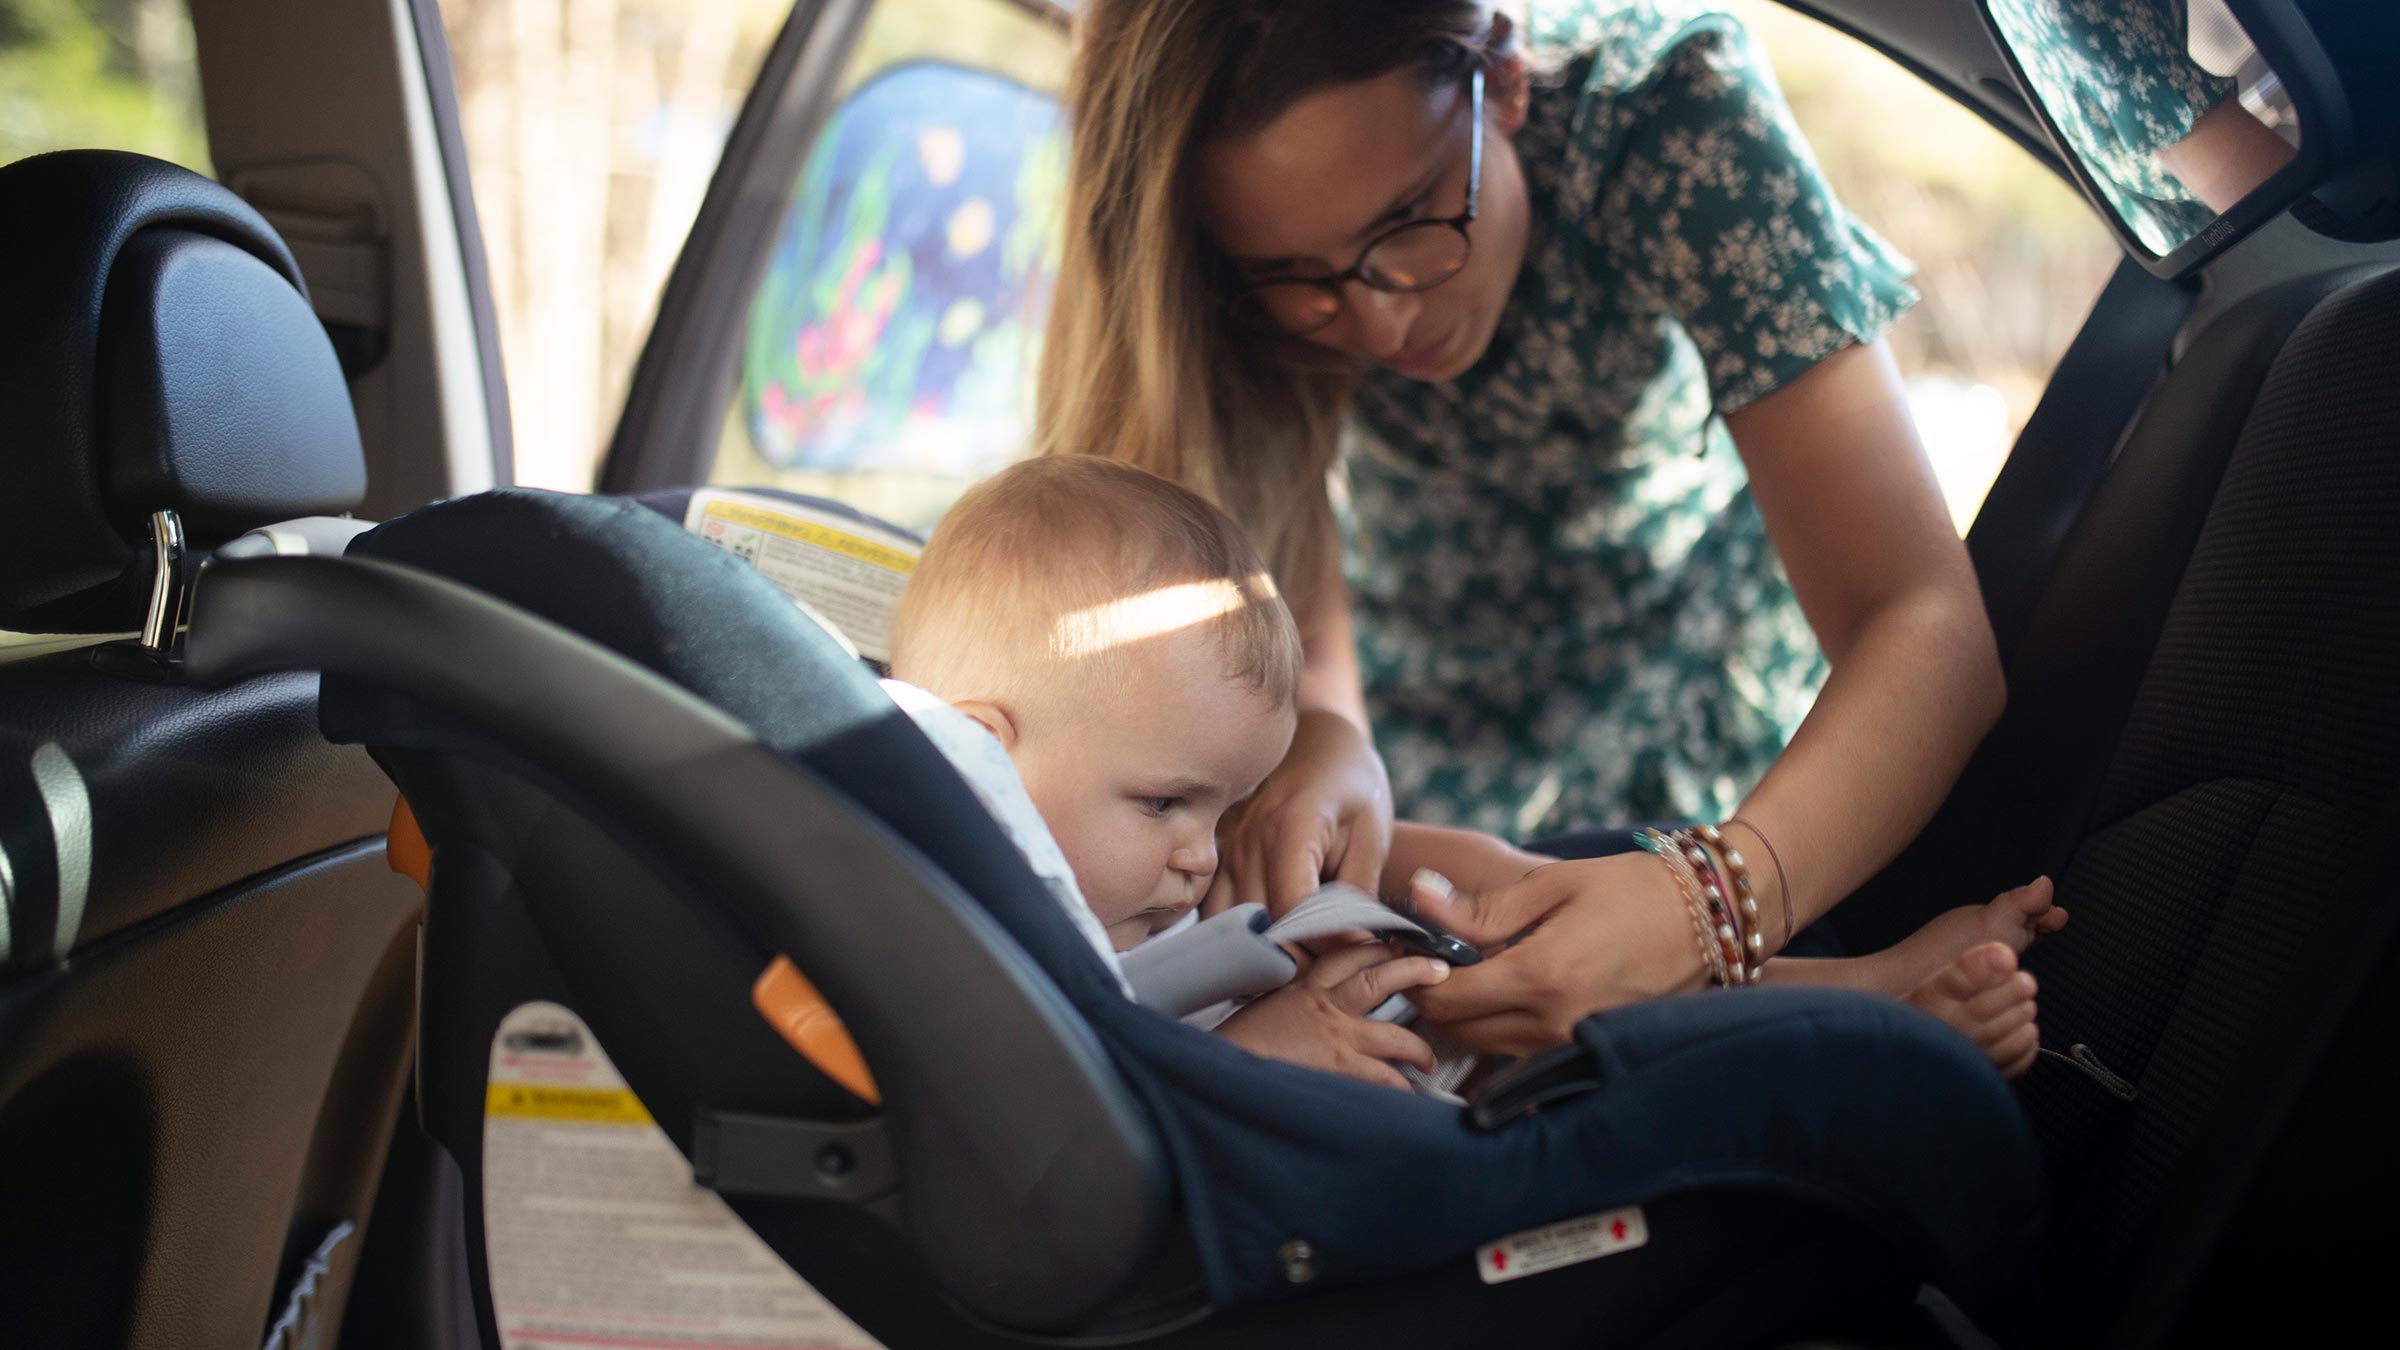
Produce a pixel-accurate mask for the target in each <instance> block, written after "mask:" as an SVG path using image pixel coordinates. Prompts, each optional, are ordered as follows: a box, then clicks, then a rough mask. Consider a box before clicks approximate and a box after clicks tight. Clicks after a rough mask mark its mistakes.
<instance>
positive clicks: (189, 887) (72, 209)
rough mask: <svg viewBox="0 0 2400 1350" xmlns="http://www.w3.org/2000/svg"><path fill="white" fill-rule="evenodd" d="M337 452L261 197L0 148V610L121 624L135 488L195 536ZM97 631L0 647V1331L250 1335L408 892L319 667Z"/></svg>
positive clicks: (326, 480)
mask: <svg viewBox="0 0 2400 1350" xmlns="http://www.w3.org/2000/svg"><path fill="white" fill-rule="evenodd" d="M364 483H365V470H364V462H363V459H362V458H361V455H360V452H359V444H358V435H357V430H356V427H355V425H354V424H353V423H352V422H351V420H350V412H349V404H348V398H347V394H346V392H345V390H344V387H343V385H342V383H341V376H340V372H339V370H338V368H337V367H336V365H335V363H334V359H333V354H332V352H331V349H330V347H329V345H328V344H327V341H326V338H325V336H324V334H323V332H322V330H321V329H320V328H319V327H318V326H317V324H316V321H315V319H314V317H313V315H312V314H311V313H310V311H309V308H308V304H307V300H306V295H305V291H304V290H303V289H302V287H301V282H300V278H299V274H298V271H297V269H296V268H295V267H294V265H293V263H292V260H291V258H290V256H289V254H288V253H287V252H286V251H285V249H284V246H283V245H282V243H281V242H280V241H279V240H277V238H276V237H275V235H274V233H273V232H272V231H271V230H270V229H269V228H268V226H267V225H266V223H265V222H264V221H263V220H262V219H261V218H260V217H259V216H258V215H257V214H256V213H255V212H253V211H252V210H250V208H249V207H247V206H246V205H244V204H243V203H242V202H241V201H240V200H239V199H238V198H236V197H234V196H233V194H231V193H230V192H227V191H226V190H224V189H223V188H221V187H219V186H217V185H216V184H214V183H212V182H210V181H208V180H207V179H205V178H202V177H200V176H198V175H196V174H193V173H190V172H188V171H186V170H183V169H179V168H175V167H173V166H171V165H166V164H162V163H160V162H158V161H155V160H150V159H146V158H143V157H140V156H135V155H126V154H117V153H111V152H100V151H78V152H65V153H60V154H52V155H44V156H39V157H36V158H33V159H28V160H24V161H21V162H19V163H16V164H14V165H10V166H8V167H7V168H5V169H0V629H6V630H12V631H16V632H31V633H83V634H89V635H91V636H90V638H89V639H87V640H88V641H90V642H100V641H102V640H103V639H104V637H105V636H106V635H109V634H118V633H126V632H129V631H130V630H134V629H137V628H139V627H141V625H142V622H143V619H144V610H145V604H146V598H147V596H148V594H149V591H150V588H151V584H152V576H153V570H154V569H153V565H152V564H153V558H152V554H151V548H150V533H149V520H150V516H151V513H152V512H154V511H159V510H172V511H175V512H176V513H178V515H179V516H180V518H181V520H182V521H183V523H184V526H185V529H186V537H187V539H188V541H189V543H190V544H191V546H192V547H194V548H195V549H202V550H205V549H207V548H210V547H213V546H215V545H218V544H221V543H223V542H225V541H226V540H228V539H230V538H232V537H234V536H236V535H238V534H240V533H242V532H243V531H245V530H248V529H251V528H253V527H255V526H260V525H265V524H269V523H273V522H276V521H281V520H285V519H289V518H293V517H298V516H307V515H315V514H323V513H332V512H338V511H342V510H346V509H348V507H349V506H351V505H352V504H354V503H355V502H356V500H357V499H358V496H359V494H360V492H361V491H362V490H363V487H364ZM57 645H60V644H55V643H54V644H52V646H57ZM4 654H5V648H0V655H4ZM92 658H93V651H92V650H91V649H73V650H59V651H54V652H53V653H52V654H49V655H42V656H34V657H30V658H25V659H16V660H0V1308H5V1309H6V1312H5V1315H4V1317H0V1320H4V1321H5V1322H6V1324H7V1328H8V1331H7V1334H6V1338H7V1339H8V1340H9V1341H10V1342H11V1343H12V1344H15V1343H19V1342H20V1341H21V1342H22V1343H23V1344H26V1345H35V1344H39V1345H58V1346H76V1347H86V1346H89V1347H114V1346H155V1347H162V1348H164V1347H218V1346H223V1347H235V1346H255V1345H257V1344H259V1343H260V1342H261V1340H262V1339H263V1338H264V1337H265V1335H266V1332H267V1328H268V1325H269V1322H270V1321H271V1320H272V1319H273V1318H274V1317H275V1316H276V1315H277V1314H278V1313H279V1311H280V1310H281V1307H282V1303H283V1300H284V1298H285V1291H286V1290H288V1289H289V1287H290V1286H291V1285H292V1284H293V1282H294V1280H295V1279H296V1277H297V1275H298V1273H299V1272H300V1271H301V1270H302V1268H303V1267H305V1266H306V1265H307V1263H308V1261H309V1259H310V1258H311V1257H312V1256H316V1255H317V1254H318V1253H319V1250H320V1248H322V1249H323V1256H324V1260H323V1262H322V1264H324V1265H325V1266H326V1269H325V1271H324V1272H323V1273H322V1274H321V1275H320V1276H319V1279H318V1283H317V1285H316V1291H317V1293H316V1297H317V1298H318V1299H319V1300H320V1303H321V1306H322V1308H323V1309H324V1310H325V1311H329V1312H333V1313H336V1314H338V1311H339V1307H340V1301H341V1297H342V1289H343V1285H344V1282H345V1280H346V1278H347V1274H348V1271H349V1269H350V1263H351V1261H352V1260H353V1259H354V1258H355V1256H356V1255H357V1251H358V1242H357V1226H358V1225H359V1224H361V1223H362V1222H363V1221H364V1219H365V1216H366V1207H367V1202H368V1200H369V1199H370V1198H371V1196H372V1192H373V1187H374V1182H375V1177H376V1174H377V1170H378V1168H379V1166H380V1162H381V1150H382V1140H383V1138H384V1136H385V1135H386V1134H387V1133H388V1131H389V1130H390V1127H391V1122H392V1118H393V1115H394V1112H395V1110H396V1107H397V1102H398V1098H399V1094H400V1091H401V1087H402V1082H403V1079H404V1077H405V1068H406V1065H407V1062H408V1045H409V1030H410V1028H409V1018H410V1012H411V1008H412V998H413V988H412V976H413V956H414V950H413V949H414V920H415V917H416V915H417V914H418V912H419V910H420V908H421V898H420V897H419V896H418V895H417V894H416V892H415V890H414V888H413V887H412V886H410V885H409V884H408V883H407V882H406V881H405V880H403V879H401V878H397V877H395V876H393V875H392V874H391V873H390V872H389V871H388V869H387V868H386V867H385V865H384V861H383V850H382V840H381V834H382V830H383V826H384V823H385V822H386V820H387V819H388V818H389V815H390V811H391V803H392V793H391V789H390V787H389V784H388V783H387V782H386V781H384V780H383V778H382V777H381V775H380V774H379V773H378V772H377V771H376V770H375V767H374V765H373V763H372V762H371V761H370V760H368V758H367V757H366V756H365V755H364V754H362V753H360V752H359V751H358V750H356V749H355V748H351V747H339V746H334V745H331V744H328V743H327V742H326V741H325V740H324V738H323V737H322V736H321V735H320V734H319V732H318V730H317V727H316V711H317V708H316V705H317V689H316V681H315V680H314V679H313V678H311V677H309V676H306V675H277V676H269V677H266V678H262V679H258V680H254V681H248V682H245V683H242V684H239V685H236V686H233V687H230V688H226V689H221V690H215V691H203V690H199V689H195V688H192V687H190V686H188V685H185V684H181V683H177V682H174V681H172V680H171V679H170V680H165V681H150V680H143V679H137V678H131V677H129V676H125V675H118V674H111V673H107V672H106V671H103V670H102V669H100V668H98V667H97V666H96V665H95V663H94V661H93V659H92ZM344 1225H349V1226H350V1227H349V1228H347V1229H345V1228H344Z"/></svg>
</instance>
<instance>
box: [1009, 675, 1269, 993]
mask: <svg viewBox="0 0 2400 1350" xmlns="http://www.w3.org/2000/svg"><path fill="white" fill-rule="evenodd" d="M1144 646H1145V647H1148V648H1151V649H1152V650H1147V651H1145V652H1143V653H1141V654H1139V655H1137V656H1136V657H1135V659H1134V660H1133V662H1132V663H1131V665H1132V668H1131V669H1130V671H1129V672H1128V674H1127V678H1126V679H1125V681H1124V683H1123V684H1122V685H1121V686H1119V687H1117V688H1115V689H1111V690H1108V691H1105V692H1104V693H1103V694H1101V695H1098V696H1095V697H1089V698H1085V699H1080V700H1066V699H1061V700H1058V701H1057V703H1056V706H1054V707H1052V708H1051V709H1049V710H1047V711H1046V712H1045V713H1044V714H1043V715H1042V717H1041V720H1034V721H1030V722H1024V723H1021V724H1020V726H1019V735H1018V740H1017V744H1016V745H1015V747H1014V748H1013V750H1012V752H1011V753H1012V758H1014V759H1015V761H1016V765H1017V772H1018V773H1019V774H1020V775H1021V776H1023V778H1024V779H1025V787H1026V790H1027V791H1028V792H1030V793H1031V794H1032V796H1033V802H1034V805H1035V806H1036V807H1038V808H1039V809H1040V810H1041V813H1042V820H1043V822H1044V823H1045V824H1047V825H1049V827H1050V833H1051V834H1052V835H1054V836H1056V837H1057V839H1058V846H1059V849H1060V850H1061V851H1062V852H1064V853H1065V854H1066V857H1067V863H1068V865H1069V866H1071V867H1073V868H1074V869H1075V881H1076V884H1077V885H1079V886H1081V887H1082V888H1083V895H1084V899H1085V900H1086V901H1087V902H1088V903H1089V904H1090V905H1091V907H1092V911H1093V912H1094V913H1095V914H1097V915H1099V916H1100V922H1101V924H1102V925H1103V926H1104V927H1106V928H1107V929H1108V936H1109V941H1110V942H1111V943H1113V944H1114V945H1115V946H1116V949H1117V950H1118V951H1125V950H1127V949H1128V948H1130V947H1132V946H1133V945H1134V944H1135V943H1138V942H1140V941H1141V940H1142V939H1143V938H1145V937H1148V936H1149V935H1150V934H1152V933H1155V932H1158V931H1159V930H1161V929H1163V928H1166V927H1167V926H1169V925H1170V924H1173V923H1174V922H1175V921H1176V920H1177V919H1179V918H1181V917H1182V916H1183V915H1184V913H1185V912H1187V911H1189V910H1190V909H1191V908H1192V907H1193V906H1195V905H1197V904H1199V903H1200V898H1201V897H1202V896H1203V895H1206V894H1207V893H1208V883H1209V879H1210V878H1211V877H1213V876H1215V875H1216V870H1217V821H1218V819H1219V818H1220V817H1222V816H1223V815H1224V814H1225V811H1226V808H1228V807H1230V806H1232V805H1233V804H1234V803H1235V802H1238V801H1240V800H1242V799H1243V798H1244V797H1247V796H1249V795H1250V793H1251V792H1252V791H1254V790H1256V788H1257V787H1258V785H1259V783H1260V782H1262V781H1264V780H1265V778H1266V776H1267V774H1268V773H1269V772H1271V771H1272V770H1273V769H1274V768H1275V766H1276V765H1277V764H1279V763H1281V762H1282V760H1283V754H1284V751H1285V750H1286V749H1288V748H1289V747H1290V746H1291V743H1292V726H1293V719H1294V713H1293V710H1292V709H1291V708H1290V707H1288V706H1285V705H1282V704H1279V703H1277V702H1276V701H1275V700H1273V699H1270V698H1268V697H1266V696H1265V695H1263V694H1260V693H1258V692H1257V691H1255V690H1253V689H1251V688H1249V687H1248V686H1247V685H1245V684H1243V683H1241V682H1239V681H1236V680H1231V679H1227V678H1226V677H1225V674H1224V670H1223V661H1222V658H1221V656H1220V655H1219V652H1218V650H1217V648H1216V646H1215V644H1214V643H1213V642H1211V641H1208V640H1206V639H1205V638H1201V637H1198V636H1195V635H1188V634H1180V635H1176V636H1173V637H1169V638H1167V639H1164V640H1162V641H1158V642H1155V643H1146V644H1144Z"/></svg>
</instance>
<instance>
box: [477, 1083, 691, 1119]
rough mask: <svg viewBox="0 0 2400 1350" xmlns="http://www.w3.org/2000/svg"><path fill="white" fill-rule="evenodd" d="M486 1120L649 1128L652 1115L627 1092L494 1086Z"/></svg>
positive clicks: (539, 1085) (485, 1110) (485, 1105)
mask: <svg viewBox="0 0 2400 1350" xmlns="http://www.w3.org/2000/svg"><path fill="white" fill-rule="evenodd" d="M483 1113H484V1115H486V1116H515V1117H518V1118H520V1119H530V1120H552V1121H559V1122H562V1123H565V1124H572V1125H647V1124H649V1123H650V1113H649V1112H648V1111H646V1110H644V1109H643V1108H642V1103H641V1100H640V1099H639V1098H637V1097H635V1096H634V1095H633V1093H632V1092H631V1091H629V1090H627V1089H625V1088H606V1087H556V1086H552V1085H549V1084H543V1083H492V1084H490V1085H488V1086H487V1088H486V1089H485V1092H484V1098H483Z"/></svg>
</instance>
